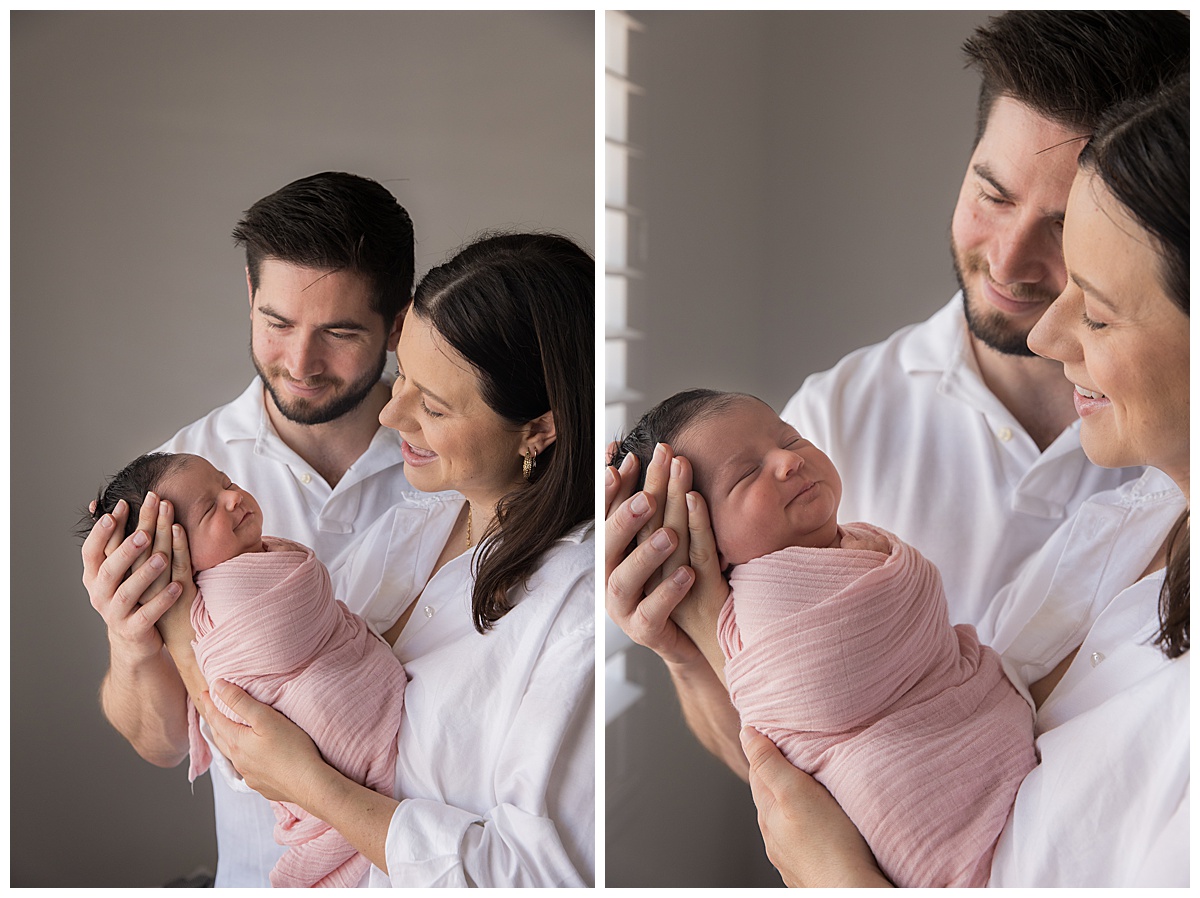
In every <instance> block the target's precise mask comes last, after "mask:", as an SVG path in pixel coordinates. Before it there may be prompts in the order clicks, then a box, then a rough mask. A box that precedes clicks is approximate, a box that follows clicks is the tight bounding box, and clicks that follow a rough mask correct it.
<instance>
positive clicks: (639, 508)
mask: <svg viewBox="0 0 1200 898" xmlns="http://www.w3.org/2000/svg"><path fill="white" fill-rule="evenodd" d="M629 510H630V511H632V512H633V513H634V514H635V515H636V516H638V517H641V516H642V515H644V514H645V513H646V512H648V511H649V510H650V500H649V499H647V498H646V494H645V493H638V494H637V495H636V496H634V497H633V501H632V502H630V503H629Z"/></svg>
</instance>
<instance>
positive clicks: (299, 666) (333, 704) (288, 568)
mask: <svg viewBox="0 0 1200 898" xmlns="http://www.w3.org/2000/svg"><path fill="white" fill-rule="evenodd" d="M263 543H264V544H265V545H266V546H267V548H268V551H267V552H257V553H255V552H251V553H246V554H244V555H239V556H237V557H236V558H232V559H230V560H229V561H226V562H224V563H223V564H219V565H217V566H216V567H214V568H211V569H210V570H207V571H203V572H201V573H200V574H199V575H198V576H197V578H196V579H197V583H198V584H199V586H200V593H199V594H198V595H197V596H196V601H195V603H194V604H193V606H192V627H193V628H194V629H195V631H196V639H195V641H194V642H193V643H192V646H193V648H194V649H195V651H196V658H197V660H198V661H199V663H200V667H201V669H202V670H203V671H204V675H205V677H206V678H207V679H208V681H209V682H212V680H213V679H215V678H218V677H219V678H220V679H223V680H227V681H228V682H231V683H236V684H237V685H238V686H240V687H241V688H242V689H244V690H246V692H248V693H249V694H250V695H251V696H253V697H254V698H256V699H257V700H258V701H260V702H264V703H266V704H269V705H271V706H272V707H274V708H275V709H276V710H277V711H280V712H281V713H283V714H285V715H287V717H289V718H290V719H291V720H292V721H294V722H295V723H296V724H297V725H299V726H300V727H301V728H303V729H304V730H305V732H307V733H308V734H309V736H311V737H312V739H313V741H314V742H316V744H317V747H318V748H320V750H321V754H322V755H323V756H324V757H325V759H326V760H327V761H328V762H329V763H330V764H332V765H333V766H334V767H336V768H337V769H338V770H340V771H341V772H342V773H344V774H345V775H346V776H348V777H350V778H351V779H354V780H356V781H358V782H360V783H363V784H365V785H366V786H369V787H370V788H372V789H375V790H376V791H378V792H382V793H384V794H385V795H388V796H391V794H392V787H393V785H394V784H395V776H396V767H395V765H396V754H397V750H398V748H397V744H396V738H397V735H398V733H399V728H400V711H401V708H402V707H403V702H404V686H405V683H406V679H405V675H404V668H403V666H402V665H401V664H400V662H399V661H398V660H397V659H396V657H395V656H394V655H393V654H392V652H391V649H389V648H388V646H387V644H386V643H385V642H383V641H382V640H380V639H379V638H378V637H377V636H375V635H374V634H373V633H372V632H371V631H370V630H369V629H368V628H367V625H366V623H365V622H364V621H363V620H362V618H360V617H358V616H357V615H355V614H353V613H351V612H350V610H349V609H347V608H346V606H345V605H343V604H342V603H341V602H339V601H336V600H335V599H334V598H333V590H332V587H331V585H330V581H329V572H328V570H326V568H325V566H324V565H323V564H321V563H320V562H319V561H317V559H316V556H314V555H313V553H312V550H310V549H308V548H306V547H305V546H302V545H300V544H298V543H293V542H289V541H287V540H283V539H278V538H275V537H264V539H263ZM213 700H214V701H217V700H216V697H215V696H214V697H213ZM217 704H218V706H219V707H220V709H221V711H222V712H223V713H225V714H226V715H227V716H228V717H230V718H232V719H234V720H237V721H239V722H244V721H242V720H241V718H239V717H238V716H237V715H236V714H234V713H232V712H231V711H229V709H228V708H227V707H225V706H223V705H221V703H220V702H219V701H218V702H217ZM189 711H190V714H189V718H190V719H189V739H190V748H191V767H190V770H189V778H190V779H195V778H196V777H197V776H198V775H200V774H201V773H203V772H204V771H205V770H207V769H208V767H209V764H210V763H211V760H212V755H211V752H210V751H209V748H208V744H207V743H206V742H205V741H204V738H203V737H202V736H201V735H200V730H199V725H198V724H199V719H198V717H197V715H196V713H195V709H194V708H190V709H189ZM272 804H273V805H274V808H275V817H276V821H277V824H276V827H275V839H276V841H278V842H279V843H280V844H281V845H287V846H289V850H288V851H287V852H286V853H285V854H284V856H283V857H282V858H280V859H279V861H278V862H277V863H276V865H275V868H274V869H273V870H272V871H271V884H272V885H274V886H276V887H288V886H291V887H308V886H332V887H353V886H356V885H358V883H359V881H360V880H361V879H362V876H363V874H364V873H366V871H367V869H368V868H369V867H370V861H368V860H367V859H366V858H365V857H364V856H363V855H361V854H359V853H358V852H357V851H355V850H354V849H353V848H352V847H351V846H350V844H349V843H348V842H346V840H345V839H343V838H342V836H341V835H340V834H339V833H338V832H337V831H336V830H334V829H332V828H331V827H329V826H328V825H327V824H325V823H324V822H323V821H321V820H319V819H317V818H316V817H313V816H311V815H309V814H308V813H307V812H306V811H304V810H303V809H302V808H300V807H298V806H296V805H293V804H289V803H285V802H273V803H272Z"/></svg>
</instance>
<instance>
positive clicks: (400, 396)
mask: <svg viewBox="0 0 1200 898" xmlns="http://www.w3.org/2000/svg"><path fill="white" fill-rule="evenodd" d="M411 405H412V403H411V402H409V401H408V399H407V398H406V397H405V395H404V386H403V385H402V384H396V385H395V386H394V387H393V388H392V398H391V399H389V400H388V402H387V405H385V406H384V407H383V408H382V409H381V410H380V412H379V423H380V424H382V425H383V426H384V427H388V428H390V429H392V430H415V429H416V428H415V427H413V426H412V423H413V417H412V414H411V412H410V411H409V409H410V408H411Z"/></svg>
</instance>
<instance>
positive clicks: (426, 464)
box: [160, 234, 595, 886]
mask: <svg viewBox="0 0 1200 898" xmlns="http://www.w3.org/2000/svg"><path fill="white" fill-rule="evenodd" d="M594 279H595V267H594V262H593V260H592V258H591V257H590V256H589V255H588V254H587V253H586V252H584V251H583V250H582V249H580V248H579V247H578V246H576V245H575V244H573V243H572V242H570V241H569V240H567V239H565V238H562V237H557V236H551V235H541V234H511V235H495V236H487V237H484V238H483V239H480V240H477V241H476V242H474V243H472V244H471V245H470V246H468V247H466V248H465V249H464V250H462V251H461V252H459V253H458V254H457V255H456V256H454V257H453V258H452V259H450V260H449V261H447V262H446V263H445V264H443V265H441V266H439V267H437V268H434V269H433V270H432V271H430V272H429V273H428V274H427V275H426V276H425V277H424V279H423V280H422V281H421V283H420V284H419V285H418V287H417V289H416V292H415V296H414V299H413V303H412V307H411V309H410V310H409V312H408V313H407V315H406V318H405V321H404V326H403V329H402V332H401V334H400V340H399V346H398V347H397V350H396V358H397V362H398V370H397V373H396V379H395V382H394V383H393V385H392V396H391V401H390V402H389V403H388V404H387V406H386V407H385V408H384V409H383V411H382V412H381V413H380V416H379V420H380V422H381V423H382V424H383V425H385V426H386V427H389V428H391V429H393V430H396V431H398V432H399V433H400V435H401V437H402V439H403V443H402V446H401V448H402V451H403V453H404V459H405V475H406V477H407V479H408V481H409V483H410V484H411V485H412V486H413V487H415V488H416V489H417V490H419V491H420V493H417V494H413V495H412V497H411V499H409V501H407V502H404V503H402V504H400V505H398V506H396V507H395V508H394V509H393V510H392V511H391V512H390V513H389V514H386V515H384V516H383V518H381V519H380V520H379V521H377V522H376V523H375V524H374V525H373V526H372V528H371V529H370V530H368V531H367V532H366V533H364V534H363V536H362V538H361V540H360V541H358V542H357V543H356V545H355V546H354V547H353V548H352V549H351V550H350V551H349V552H347V553H346V555H344V556H343V557H342V559H341V560H340V561H338V562H335V563H334V564H331V565H330V570H331V574H332V575H333V578H334V582H335V584H337V585H338V588H339V590H340V591H341V592H343V593H345V594H347V595H350V596H353V597H354V599H355V604H356V605H357V606H359V607H363V608H364V611H363V617H364V618H366V620H367V622H368V624H370V625H371V626H372V628H373V629H375V630H376V632H377V633H379V634H381V635H382V637H383V638H384V639H385V640H386V641H387V642H388V643H389V644H390V645H391V646H392V651H393V653H394V655H395V656H396V658H397V659H398V660H399V661H400V662H402V663H403V665H404V670H405V673H406V675H407V678H408V684H407V686H406V688H405V691H404V708H403V713H402V718H401V721H400V727H399V731H400V733H401V736H400V738H399V756H398V759H397V762H396V785H395V794H394V797H393V795H385V794H381V793H379V792H375V791H373V790H371V789H369V788H367V787H366V786H363V785H361V784H359V783H357V782H355V781H354V780H352V779H349V778H347V777H346V776H344V775H343V774H342V773H341V772H339V771H338V770H337V769H335V768H334V767H332V766H330V765H329V764H327V763H326V762H325V760H324V759H323V758H322V757H321V755H320V753H319V751H318V750H317V748H316V746H315V745H314V743H313V741H312V740H311V739H310V738H309V736H308V735H307V734H306V733H305V732H304V731H303V730H302V729H300V728H299V727H297V726H296V725H295V724H293V723H292V722H291V721H290V720H288V719H287V718H286V717H284V716H283V715H281V714H279V713H278V712H276V711H275V710H273V709H272V708H271V707H270V706H269V705H266V704H261V703H259V702H257V701H255V700H254V699H252V698H251V697H250V696H249V695H247V694H246V693H245V692H244V691H242V690H241V689H239V688H238V687H236V686H234V685H232V684H228V683H223V682H219V681H217V682H213V683H210V684H207V688H208V689H211V691H212V696H211V697H210V695H209V694H208V692H206V691H204V690H205V688H206V686H205V684H204V682H203V679H202V678H201V679H200V680H199V681H197V680H196V679H195V676H194V675H193V674H191V673H189V672H188V671H185V670H184V668H186V667H189V666H192V665H194V658H193V657H192V650H191V644H190V641H191V633H190V628H189V627H186V626H184V627H180V626H178V625H177V622H176V621H175V620H174V619H173V618H172V617H171V612H170V611H168V612H167V613H166V614H164V616H163V618H162V619H160V629H161V630H163V637H164V642H165V643H166V644H167V646H168V648H169V649H170V651H171V654H172V657H173V658H174V659H175V661H176V664H177V665H179V666H180V667H181V672H184V678H185V681H186V682H188V683H189V691H190V692H191V693H192V695H193V697H194V698H195V699H196V701H197V706H198V707H199V709H200V711H201V713H202V715H203V716H204V718H205V720H206V727H207V729H208V732H209V734H210V737H211V739H212V741H213V743H214V744H215V746H216V747H217V748H218V749H219V750H220V751H221V753H222V754H223V755H224V758H217V759H216V766H217V768H218V773H217V774H216V775H223V776H226V777H228V778H229V779H230V780H232V781H233V782H234V783H235V784H236V785H235V788H238V787H240V788H242V789H245V788H247V787H249V788H252V789H254V790H255V791H257V792H259V793H260V794H262V795H263V796H264V797H266V798H268V799H269V800H272V801H281V802H289V803H291V804H294V805H298V806H299V807H300V808H302V809H303V810H304V811H307V812H308V813H309V814H311V815H312V816H314V817H317V818H319V819H320V820H323V821H325V823H327V824H329V825H330V826H332V827H333V828H334V829H336V830H337V831H338V832H339V833H340V834H341V835H342V836H343V837H344V838H345V839H346V841H348V842H349V843H350V844H351V845H352V846H353V847H354V848H356V849H357V850H358V851H359V852H360V853H361V854H363V855H365V856H366V857H367V858H368V859H369V860H370V861H371V863H372V865H373V866H372V868H371V870H370V872H369V874H368V876H367V878H366V879H365V880H364V882H363V883H362V884H363V885H385V886H386V885H396V886H468V885H472V886H588V885H591V884H592V882H593V868H594V857H593V853H594V850H595V849H594V834H595V821H594V816H595V810H594V809H595V761H594V754H595V745H594V742H595V721H594V716H595V715H594V696H593V672H594V667H595V638H594V633H595V583H594V577H595V575H594V569H595V536H594V529H595V528H594V524H593V520H592V518H593V502H594V498H593V474H592V471H593V467H592V465H593V463H594V461H593V460H594V455H593V453H594V447H593V434H594V429H593V428H594V422H593V414H592V408H593V402H594V400H593V396H594V393H593V390H594V386H593V385H594V376H593V369H594V361H593V359H594V351H593V322H594V320H595V308H594V296H595V288H594V283H595V281H594ZM173 555H174V558H173V562H174V566H175V569H176V570H178V569H179V568H180V567H183V566H184V565H186V564H188V560H187V547H186V542H185V541H183V540H181V537H180V534H176V535H175V541H174V545H173ZM176 579H180V577H178V576H177V577H176ZM183 579H185V580H187V581H188V582H186V583H185V584H184V586H185V595H184V596H183V597H182V598H183V599H187V598H188V595H187V594H186V590H187V589H191V588H194V587H193V586H192V585H191V583H190V578H183ZM364 597H366V598H365V599H364ZM182 604H186V603H182ZM214 697H215V698H216V699H219V700H220V701H221V702H223V703H224V704H225V705H227V706H228V707H229V708H230V709H231V710H232V711H233V712H234V714H236V715H237V716H238V717H240V718H242V719H243V720H244V721H246V723H245V724H244V725H243V724H241V723H235V722H234V721H233V720H231V719H230V718H229V717H226V716H224V715H223V714H222V713H221V712H220V711H218V710H217V705H216V704H214V703H213V698H214ZM331 713H334V714H336V710H332V712H331ZM226 758H227V759H228V762H229V763H231V764H232V768H230V767H229V766H228V764H226V763H225V759H226ZM243 778H244V779H243ZM278 832H279V831H278V830H277V833H278Z"/></svg>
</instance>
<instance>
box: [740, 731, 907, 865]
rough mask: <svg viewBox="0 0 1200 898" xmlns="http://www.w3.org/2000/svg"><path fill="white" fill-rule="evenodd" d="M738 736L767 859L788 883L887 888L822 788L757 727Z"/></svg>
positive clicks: (858, 837)
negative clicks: (748, 765) (748, 766)
mask: <svg viewBox="0 0 1200 898" xmlns="http://www.w3.org/2000/svg"><path fill="white" fill-rule="evenodd" d="M741 739H742V750H743V751H744V752H745V753H746V759H747V760H748V761H749V762H750V792H751V794H752V795H753V796H754V804H755V805H756V806H757V808H758V826H759V829H761V830H762V835H763V843H764V844H765V846H766V849H767V858H768V859H769V860H770V861H771V863H772V864H774V865H775V869H777V870H778V871H779V873H780V875H781V876H782V877H783V882H784V884H785V885H786V886H788V887H789V888H814V887H836V886H852V887H864V886H873V887H884V888H885V887H889V886H891V883H890V882H888V881H887V879H886V878H885V877H884V875H883V874H882V873H881V872H880V870H879V866H878V865H877V864H876V863H875V858H874V856H873V855H872V854H871V849H870V848H869V847H868V846H867V842H866V840H865V839H863V837H862V835H861V834H860V833H859V831H858V829H857V827H855V825H854V823H853V822H852V821H851V820H850V818H849V817H847V816H846V812H845V811H843V810H842V808H841V806H840V805H839V804H838V803H837V801H835V800H834V798H833V796H832V795H830V794H829V792H828V790H827V789H826V788H825V787H824V786H822V785H821V784H820V783H818V782H817V781H816V780H815V779H813V778H812V777H811V776H809V775H808V774H807V773H805V772H804V771H802V770H799V769H798V768H796V767H794V766H792V764H790V763H789V762H788V760H787V758H785V757H784V756H783V755H782V754H780V752H779V749H777V748H776V747H775V744H774V743H773V742H772V741H771V740H770V739H768V738H767V737H766V736H764V735H762V734H761V733H759V732H758V731H757V730H754V729H752V728H750V727H745V728H744V729H743V730H742V733H741Z"/></svg>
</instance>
